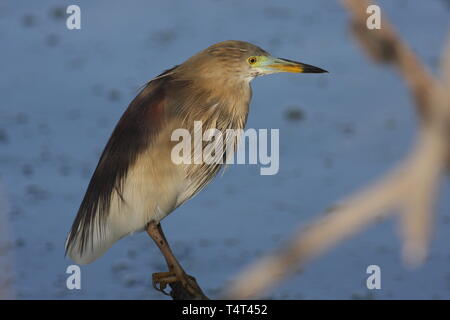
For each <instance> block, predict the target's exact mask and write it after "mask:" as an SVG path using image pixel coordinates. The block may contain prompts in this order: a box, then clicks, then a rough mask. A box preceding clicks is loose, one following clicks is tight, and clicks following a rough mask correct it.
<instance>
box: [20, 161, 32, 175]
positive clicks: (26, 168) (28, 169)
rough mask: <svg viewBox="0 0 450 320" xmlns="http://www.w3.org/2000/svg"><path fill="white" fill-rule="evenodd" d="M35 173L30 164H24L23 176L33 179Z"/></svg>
mask: <svg viewBox="0 0 450 320" xmlns="http://www.w3.org/2000/svg"><path fill="white" fill-rule="evenodd" d="M33 172H34V170H33V167H32V166H31V165H30V164H24V165H23V166H22V174H23V175H24V176H25V177H31V176H32V175H33Z"/></svg>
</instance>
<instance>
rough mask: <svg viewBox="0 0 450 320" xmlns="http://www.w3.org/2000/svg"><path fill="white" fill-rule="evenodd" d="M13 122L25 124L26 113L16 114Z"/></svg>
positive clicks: (26, 119) (26, 121)
mask: <svg viewBox="0 0 450 320" xmlns="http://www.w3.org/2000/svg"><path fill="white" fill-rule="evenodd" d="M14 120H15V123H16V124H27V123H28V120H29V117H28V115H27V114H26V113H23V112H19V113H18V114H16V116H15V119H14Z"/></svg>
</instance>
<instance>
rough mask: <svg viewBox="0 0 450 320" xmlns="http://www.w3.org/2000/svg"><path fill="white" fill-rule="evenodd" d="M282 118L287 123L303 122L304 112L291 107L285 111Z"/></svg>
mask: <svg viewBox="0 0 450 320" xmlns="http://www.w3.org/2000/svg"><path fill="white" fill-rule="evenodd" d="M284 117H285V119H286V120H288V121H293V122H294V121H303V120H305V112H304V111H303V110H302V109H300V108H298V107H291V108H289V109H287V110H286V111H285V113H284Z"/></svg>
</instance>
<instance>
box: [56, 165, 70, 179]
mask: <svg viewBox="0 0 450 320" xmlns="http://www.w3.org/2000/svg"><path fill="white" fill-rule="evenodd" d="M71 171H72V170H71V168H70V166H69V165H67V164H63V165H61V167H59V173H60V174H61V176H63V177H67V176H68V175H70V173H71Z"/></svg>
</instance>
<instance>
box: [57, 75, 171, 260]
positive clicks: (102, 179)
mask: <svg viewBox="0 0 450 320" xmlns="http://www.w3.org/2000/svg"><path fill="white" fill-rule="evenodd" d="M175 68H176V67H174V68H172V69H170V70H167V71H165V72H164V73H162V74H161V75H159V76H158V77H157V78H155V80H153V81H150V82H149V83H148V84H147V85H146V86H145V87H144V88H143V89H142V90H141V91H140V93H139V94H138V95H137V96H136V97H135V98H134V100H133V101H132V102H131V103H130V105H129V106H128V108H127V110H126V111H125V113H124V114H123V115H122V117H121V118H120V120H119V122H118V123H117V125H116V127H115V129H114V131H113V133H112V135H111V137H110V138H109V141H108V143H107V144H106V147H105V149H104V150H103V153H102V155H101V157H100V160H99V162H98V165H97V168H96V169H95V171H94V174H93V175H92V178H91V181H90V182H89V186H88V188H87V191H86V194H85V196H84V198H83V201H82V202H81V205H80V208H79V210H78V213H77V216H76V218H75V221H74V223H73V225H72V228H71V231H70V234H69V237H68V239H67V242H66V253H67V251H68V250H69V248H70V247H71V246H73V245H74V242H75V241H80V243H79V248H80V253H81V254H82V253H83V251H84V249H85V247H86V245H88V243H89V240H92V237H91V236H92V234H93V232H94V223H95V222H97V223H98V224H99V225H98V226H97V227H99V230H102V228H101V226H102V224H103V222H104V221H105V219H106V218H107V214H108V212H109V207H110V201H111V194H112V192H113V190H116V191H117V193H118V194H119V196H121V190H122V184H123V181H124V179H125V177H126V175H127V171H128V168H130V166H131V165H132V164H133V163H134V162H135V161H136V159H137V157H138V155H139V154H140V153H141V152H142V151H143V150H146V149H147V148H148V147H149V146H150V145H151V143H152V141H153V138H154V137H155V136H156V134H157V133H158V131H159V130H160V128H161V123H162V119H163V117H164V113H165V104H166V103H165V100H166V99H165V87H166V86H165V84H166V83H167V81H170V72H171V71H173V70H174V69H175ZM166 75H167V76H166ZM122 200H123V198H122ZM97 215H98V216H97ZM91 245H92V243H91Z"/></svg>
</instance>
